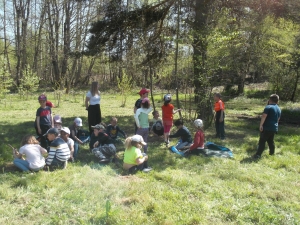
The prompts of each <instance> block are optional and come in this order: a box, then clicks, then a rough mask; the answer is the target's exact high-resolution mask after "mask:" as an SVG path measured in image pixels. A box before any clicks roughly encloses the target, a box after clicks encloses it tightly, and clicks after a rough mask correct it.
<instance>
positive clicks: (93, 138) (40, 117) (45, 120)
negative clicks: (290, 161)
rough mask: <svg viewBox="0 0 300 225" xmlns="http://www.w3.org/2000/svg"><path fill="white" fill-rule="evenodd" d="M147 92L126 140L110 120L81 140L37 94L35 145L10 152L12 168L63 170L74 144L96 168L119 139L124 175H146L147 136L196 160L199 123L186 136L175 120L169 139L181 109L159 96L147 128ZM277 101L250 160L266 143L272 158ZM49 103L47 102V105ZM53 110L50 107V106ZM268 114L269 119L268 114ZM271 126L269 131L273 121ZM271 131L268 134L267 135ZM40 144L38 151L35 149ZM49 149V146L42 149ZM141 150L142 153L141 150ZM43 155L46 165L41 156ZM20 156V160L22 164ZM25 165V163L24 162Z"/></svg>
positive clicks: (77, 124) (218, 121) (220, 128)
mask: <svg viewBox="0 0 300 225" xmlns="http://www.w3.org/2000/svg"><path fill="white" fill-rule="evenodd" d="M148 93H149V90H148V89H144V88H143V89H141V91H140V92H139V94H140V99H138V100H137V101H136V103H135V107H134V119H135V126H136V134H135V135H133V136H131V137H127V135H126V133H125V132H124V131H123V130H122V129H120V127H119V126H118V125H117V118H116V117H112V119H111V121H110V124H109V125H108V126H107V127H105V126H104V125H103V124H95V125H94V126H91V128H92V129H93V133H91V134H86V133H84V132H83V134H84V136H82V130H81V129H80V128H81V127H82V120H81V119H80V118H75V120H74V123H73V124H72V125H71V126H70V127H64V126H62V118H61V117H60V116H59V115H55V116H54V117H52V112H51V107H50V106H47V105H46V103H47V97H46V96H45V95H44V94H42V95H40V96H39V97H38V100H39V103H40V108H39V109H38V110H37V113H36V120H35V128H36V132H37V135H38V140H37V139H36V138H35V137H34V136H32V135H27V136H25V137H24V138H23V140H22V143H21V145H22V147H21V148H20V150H19V151H17V150H16V149H14V150H13V154H14V156H15V160H14V164H15V165H16V166H17V167H18V168H20V169H21V170H23V171H28V170H33V171H37V170H39V169H41V168H42V167H43V165H47V166H59V167H66V165H67V161H68V160H71V161H74V160H75V159H76V157H77V154H78V148H79V144H84V143H87V142H89V147H90V150H91V151H92V152H93V153H94V154H95V155H96V156H97V157H98V158H100V162H108V161H110V158H111V157H112V156H114V155H115V154H116V147H115V144H122V143H123V141H122V140H120V138H119V136H122V137H123V138H126V140H125V152H124V164H123V167H124V169H126V170H128V171H129V172H136V171H138V170H143V171H145V172H148V171H150V170H151V168H150V167H148V163H147V161H148V156H147V152H148V145H147V141H148V136H149V132H153V133H154V134H155V135H157V136H163V137H164V142H165V144H166V145H167V146H169V143H170V141H169V139H170V138H179V141H178V143H177V144H176V145H175V146H172V149H174V148H175V149H176V150H179V151H184V154H185V155H187V154H196V155H198V154H200V152H201V150H203V149H204V141H205V135H204V130H203V122H202V120H201V119H196V120H195V121H194V126H195V128H196V129H197V132H196V133H195V135H194V138H192V135H191V133H190V131H189V130H188V128H187V127H185V126H184V124H183V121H182V120H180V119H179V120H176V121H175V122H174V125H175V126H176V128H177V131H176V133H174V134H172V135H171V134H170V130H171V127H172V125H173V115H174V114H176V113H177V112H179V111H180V110H181V109H177V110H175V109H174V106H173V105H172V104H171V100H172V98H171V95H170V94H166V95H165V96H164V104H163V105H162V107H161V109H162V119H161V118H160V115H159V112H158V111H153V112H152V114H153V120H152V125H151V127H150V126H149V119H148V114H149V113H150V112H151V111H152V110H153V109H152V107H151V103H150V100H149V99H148ZM214 100H215V107H214V109H215V128H216V137H217V138H220V139H222V140H223V139H225V131H224V118H225V113H224V110H225V105H224V103H223V101H222V100H221V96H220V94H215V95H214ZM278 101H279V97H278V96H277V95H271V97H270V99H269V105H268V107H266V109H265V112H264V114H263V117H262V121H261V125H260V131H261V138H260V141H259V148H258V151H257V153H256V155H255V157H256V158H258V157H260V156H261V153H262V151H263V149H264V144H265V142H268V144H269V147H270V154H274V149H275V147H274V134H275V133H276V132H277V130H278V121H279V118H280V109H279V107H278V106H277V103H278ZM48 102H49V101H48ZM52 106H53V105H52ZM270 111H271V113H272V114H271V115H269V112H270ZM273 120H276V124H277V125H274V121H273ZM269 127H271V130H270V129H269ZM39 143H40V145H41V146H40V145H39ZM49 143H50V144H49ZM48 144H49V146H48ZM142 148H143V153H142V151H141V149H142ZM45 154H48V156H47V158H46V160H44V157H43V156H44V155H45ZM23 155H25V156H26V160H23V159H22V157H23ZM24 161H26V162H24Z"/></svg>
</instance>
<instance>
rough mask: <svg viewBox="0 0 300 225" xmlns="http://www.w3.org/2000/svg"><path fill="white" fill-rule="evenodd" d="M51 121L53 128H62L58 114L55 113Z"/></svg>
mask: <svg viewBox="0 0 300 225" xmlns="http://www.w3.org/2000/svg"><path fill="white" fill-rule="evenodd" d="M53 122H54V128H57V129H58V130H60V129H61V128H62V120H61V116H60V115H55V116H54V117H53Z"/></svg>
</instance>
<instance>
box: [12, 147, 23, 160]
mask: <svg viewBox="0 0 300 225" xmlns="http://www.w3.org/2000/svg"><path fill="white" fill-rule="evenodd" d="M14 157H15V158H19V159H21V158H22V157H23V154H21V153H20V152H18V150H17V149H16V148H15V149H14Z"/></svg>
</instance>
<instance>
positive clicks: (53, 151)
mask: <svg viewBox="0 0 300 225" xmlns="http://www.w3.org/2000/svg"><path fill="white" fill-rule="evenodd" d="M55 154H56V148H55V147H53V146H51V145H50V150H49V153H48V157H47V159H46V165H47V166H50V165H51V164H52V161H53V159H54V157H55Z"/></svg>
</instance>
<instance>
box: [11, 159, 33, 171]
mask: <svg viewBox="0 0 300 225" xmlns="http://www.w3.org/2000/svg"><path fill="white" fill-rule="evenodd" d="M13 163H14V165H15V166H16V167H18V168H19V169H20V170H22V171H29V163H28V162H27V161H26V160H23V159H14V161H13Z"/></svg>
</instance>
